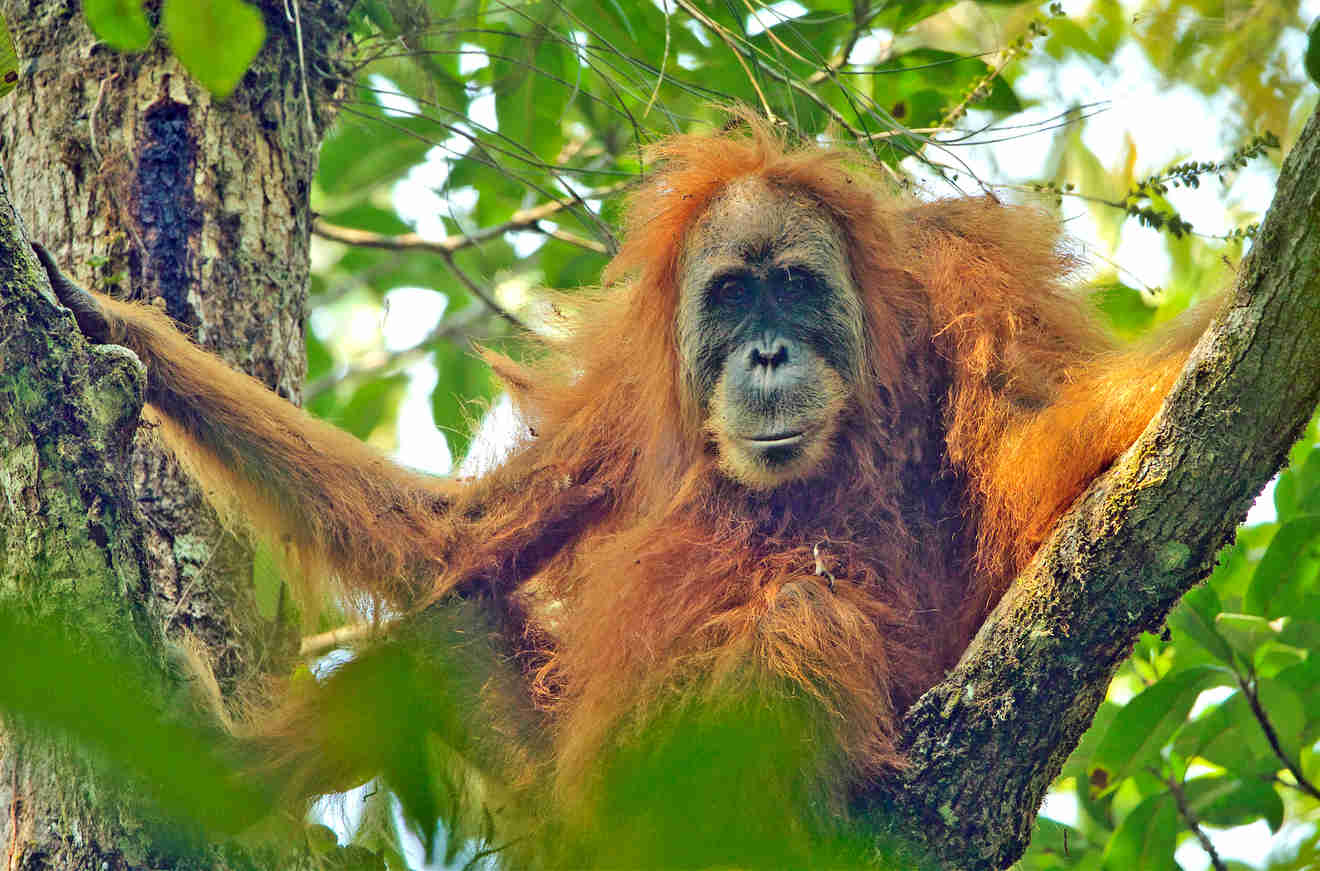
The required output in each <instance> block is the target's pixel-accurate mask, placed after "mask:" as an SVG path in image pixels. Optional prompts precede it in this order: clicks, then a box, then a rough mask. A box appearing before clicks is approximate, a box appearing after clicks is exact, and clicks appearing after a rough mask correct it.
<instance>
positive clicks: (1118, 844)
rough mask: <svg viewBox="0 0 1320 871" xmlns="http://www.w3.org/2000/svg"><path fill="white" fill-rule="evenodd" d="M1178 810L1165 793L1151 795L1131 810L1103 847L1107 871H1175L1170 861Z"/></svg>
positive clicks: (1175, 865) (1176, 869) (1175, 836)
mask: <svg viewBox="0 0 1320 871" xmlns="http://www.w3.org/2000/svg"><path fill="white" fill-rule="evenodd" d="M1177 837H1178V809H1177V806H1176V805H1175V804H1174V801H1173V796H1172V795H1170V794H1169V793H1167V792H1165V793H1161V794H1159V795H1153V796H1151V797H1150V798H1148V799H1146V800H1145V801H1143V802H1142V803H1141V804H1139V805H1137V806H1136V807H1135V808H1133V809H1132V812H1131V813H1129V814H1128V815H1127V816H1126V817H1124V818H1123V822H1122V823H1121V824H1120V825H1119V827H1118V829H1117V830H1116V831H1115V832H1114V835H1113V837H1111V838H1110V839H1109V843H1108V844H1106V845H1105V854H1104V863H1105V868H1106V869H1107V871H1136V869H1140V871H1179V868H1178V865H1177V863H1175V862H1174V861H1173V849H1174V846H1175V843H1176V840H1177Z"/></svg>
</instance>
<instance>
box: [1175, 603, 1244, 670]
mask: <svg viewBox="0 0 1320 871" xmlns="http://www.w3.org/2000/svg"><path fill="white" fill-rule="evenodd" d="M1221 611H1223V606H1222V605H1221V604H1220V602H1219V594H1218V593H1216V592H1215V588H1214V587H1212V586H1210V585H1209V584H1202V585H1201V586H1199V587H1197V588H1196V589H1194V590H1192V591H1190V592H1189V593H1187V595H1185V596H1183V598H1182V601H1181V602H1179V603H1178V607H1177V608H1175V609H1174V610H1173V613H1172V614H1170V615H1169V627H1170V628H1171V629H1172V630H1173V631H1174V632H1178V633H1181V634H1183V635H1186V636H1187V637H1188V638H1190V639H1191V640H1193V641H1195V642H1196V643H1197V644H1199V645H1201V646H1202V647H1204V648H1205V649H1206V650H1208V651H1210V653H1211V654H1213V655H1214V656H1215V658H1216V659H1219V660H1220V661H1221V662H1226V663H1227V662H1232V661H1233V651H1232V648H1230V647H1229V646H1228V642H1227V641H1225V640H1224V637H1223V636H1222V635H1220V634H1219V630H1218V629H1216V628H1215V618H1216V617H1218V616H1219V614H1220V612H1221Z"/></svg>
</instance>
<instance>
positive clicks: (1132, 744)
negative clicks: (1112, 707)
mask: <svg viewBox="0 0 1320 871" xmlns="http://www.w3.org/2000/svg"><path fill="white" fill-rule="evenodd" d="M1231 680H1232V674H1231V673H1230V672H1229V671H1228V670H1227V669H1224V668H1220V667H1218V666H1211V665H1201V666H1195V667H1193V668H1189V669H1187V670H1186V671H1181V672H1174V673H1172V674H1169V675H1166V676H1165V677H1164V678H1163V679H1162V680H1159V681H1157V682H1155V683H1154V684H1151V685H1150V686H1148V687H1146V689H1145V690H1143V691H1142V692H1141V693H1140V694H1139V695H1137V696H1135V697H1134V698H1133V699H1132V700H1131V701H1130V702H1128V703H1127V704H1126V705H1125V706H1124V707H1123V709H1122V710H1120V711H1119V712H1118V714H1117V715H1115V717H1114V721H1113V722H1112V723H1110V725H1109V729H1108V730H1107V731H1106V732H1105V735H1104V737H1103V738H1102V739H1101V740H1100V744H1099V745H1098V746H1097V747H1096V750H1095V755H1094V757H1093V758H1092V760H1091V764H1090V767H1089V769H1088V777H1089V779H1090V780H1091V782H1092V783H1093V784H1102V786H1101V789H1100V791H1103V790H1104V789H1108V788H1112V787H1113V786H1115V785H1116V784H1117V783H1118V782H1119V781H1120V780H1122V779H1123V778H1125V777H1127V776H1129V775H1130V774H1132V773H1133V772H1134V771H1137V770H1139V769H1141V768H1142V767H1143V766H1145V765H1147V764H1148V763H1150V762H1151V761H1153V760H1156V759H1158V757H1159V753H1160V750H1161V749H1162V748H1163V747H1164V745H1165V744H1166V743H1167V742H1168V740H1169V737H1170V736H1171V735H1173V733H1174V732H1175V731H1176V730H1177V729H1178V727H1179V726H1181V725H1182V724H1183V723H1184V721H1186V719H1187V712H1188V711H1190V710H1191V709H1192V704H1193V703H1194V702H1195V701H1196V697H1197V696H1198V695H1200V693H1201V691H1202V690H1204V689H1207V688H1208V687H1211V686H1216V685H1221V684H1226V683H1228V682H1230V681H1231Z"/></svg>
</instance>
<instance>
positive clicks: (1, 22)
mask: <svg viewBox="0 0 1320 871" xmlns="http://www.w3.org/2000/svg"><path fill="white" fill-rule="evenodd" d="M17 82H18V58H17V57H15V56H14V43H13V40H11V39H10V38H9V28H8V27H6V26H5V18H4V16H3V15H0V97H3V96H4V95H5V94H7V93H9V92H10V91H12V90H13V89H14V85H15V83H17Z"/></svg>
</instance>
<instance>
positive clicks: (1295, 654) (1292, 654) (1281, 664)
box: [1251, 640, 1307, 677]
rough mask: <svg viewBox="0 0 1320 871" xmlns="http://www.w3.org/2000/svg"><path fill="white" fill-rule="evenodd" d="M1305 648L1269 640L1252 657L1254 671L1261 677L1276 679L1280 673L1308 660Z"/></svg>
mask: <svg viewBox="0 0 1320 871" xmlns="http://www.w3.org/2000/svg"><path fill="white" fill-rule="evenodd" d="M1306 656H1307V651H1306V649H1305V648H1302V647H1296V646H1294V645H1292V644H1284V643H1283V642H1281V641H1275V640H1267V641H1265V642H1264V643H1262V644H1261V645H1260V646H1259V647H1257V648H1256V651H1255V653H1254V654H1252V657H1251V663H1252V669H1253V670H1254V671H1255V672H1256V674H1257V675H1259V676H1260V677H1274V676H1275V675H1277V674H1278V673H1279V672H1281V671H1284V670H1286V669H1288V668H1291V667H1292V666H1294V665H1297V664H1298V663H1300V662H1304V661H1305V660H1306Z"/></svg>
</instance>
